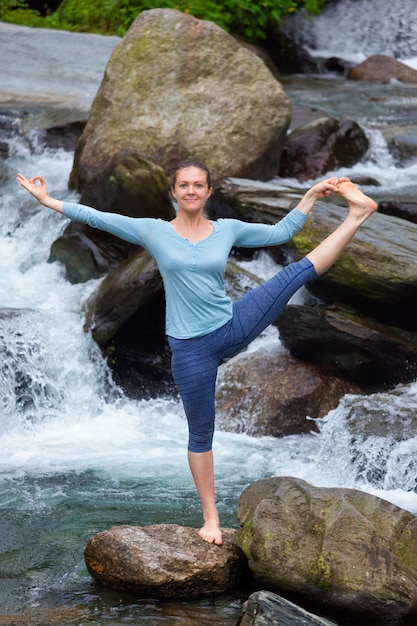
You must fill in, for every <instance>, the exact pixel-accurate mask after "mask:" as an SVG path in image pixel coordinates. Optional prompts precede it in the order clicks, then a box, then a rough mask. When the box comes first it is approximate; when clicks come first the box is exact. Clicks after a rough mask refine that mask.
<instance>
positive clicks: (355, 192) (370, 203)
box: [337, 178, 378, 222]
mask: <svg viewBox="0 0 417 626" xmlns="http://www.w3.org/2000/svg"><path fill="white" fill-rule="evenodd" d="M337 193H338V195H339V196H341V197H342V198H344V199H345V200H346V202H347V203H348V205H349V213H350V215H351V216H352V217H354V218H356V219H357V220H359V221H361V222H364V221H365V220H366V219H368V217H369V216H370V215H372V213H375V211H376V210H377V209H378V205H377V203H376V202H375V201H374V200H372V198H369V196H366V195H365V194H364V193H363V192H362V191H361V190H360V189H358V187H356V185H355V184H354V183H352V181H350V180H349V178H339V189H338V190H337Z"/></svg>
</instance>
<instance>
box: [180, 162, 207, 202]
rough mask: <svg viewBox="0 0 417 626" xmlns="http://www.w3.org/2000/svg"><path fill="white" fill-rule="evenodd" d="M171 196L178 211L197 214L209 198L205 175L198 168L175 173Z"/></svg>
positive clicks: (186, 168)
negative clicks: (175, 202) (176, 203)
mask: <svg viewBox="0 0 417 626" xmlns="http://www.w3.org/2000/svg"><path fill="white" fill-rule="evenodd" d="M172 195H173V196H174V198H175V200H176V201H177V202H178V206H179V209H180V210H185V211H187V212H188V211H192V212H198V211H202V210H203V209H204V205H205V203H206V201H207V199H208V198H209V197H210V196H211V187H209V186H208V183H207V174H206V172H205V171H204V170H201V169H200V168H199V167H184V168H183V169H181V170H179V171H178V173H177V178H176V180H175V187H174V188H173V189H172Z"/></svg>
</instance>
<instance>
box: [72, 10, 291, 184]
mask: <svg viewBox="0 0 417 626" xmlns="http://www.w3.org/2000/svg"><path fill="white" fill-rule="evenodd" d="M290 116H291V114H290V101H289V98H288V97H287V95H286V94H285V92H284V90H283V88H282V87H281V85H280V84H279V82H278V81H277V80H276V79H275V78H274V76H273V75H272V73H271V72H270V70H269V69H268V68H267V67H266V65H265V64H264V63H263V61H262V60H261V59H260V58H259V57H258V56H257V55H255V54H254V53H252V52H250V51H249V50H248V49H246V48H245V47H243V46H242V45H240V44H239V43H238V42H237V41H236V40H235V39H234V38H233V37H231V36H230V35H229V34H228V33H226V32H225V31H224V30H223V29H221V28H220V27H218V26H217V25H215V24H214V23H212V22H207V21H201V20H198V19H196V18H194V17H193V16H191V15H188V14H185V13H181V12H180V11H177V10H174V9H152V10H150V11H144V12H142V13H141V14H140V15H139V17H138V18H137V19H136V20H135V21H134V22H133V24H132V25H131V27H130V29H129V31H128V32H127V34H126V36H125V37H124V38H123V40H122V41H121V43H120V44H119V45H118V46H117V47H116V48H115V50H114V52H113V54H112V56H111V58H110V60H109V62H108V64H107V67H106V71H105V76H104V79H103V81H102V83H101V86H100V88H99V90H98V92H97V95H96V97H95V99H94V102H93V105H92V108H91V112H90V117H89V119H88V123H87V125H86V128H85V130H84V133H83V135H82V137H81V140H80V142H79V143H78V146H77V150H76V153H75V159H74V166H73V171H72V173H71V178H70V185H71V186H72V187H74V188H76V189H77V190H79V191H82V190H83V189H84V188H85V187H86V185H87V184H88V182H89V181H90V179H91V178H92V177H93V176H95V175H96V174H97V172H99V171H100V170H101V169H102V168H103V167H105V166H106V165H107V164H108V162H109V160H110V159H111V158H112V156H113V155H114V154H115V153H116V152H119V151H120V150H123V149H126V148H131V147H134V148H137V149H138V150H140V151H141V152H142V153H143V154H145V155H147V156H148V157H150V158H152V159H154V160H155V161H156V162H157V163H158V164H160V165H161V166H162V167H163V168H164V169H165V170H170V169H171V168H172V167H173V166H175V165H176V164H177V163H178V161H179V160H180V159H182V158H184V157H189V156H193V157H196V158H199V159H200V160H203V161H204V162H206V163H207V165H208V166H209V167H210V168H211V170H212V172H213V175H214V177H215V178H222V177H224V176H231V175H235V176H249V177H253V178H262V179H268V178H271V177H272V176H274V175H275V174H276V173H277V171H278V164H279V157H280V154H281V150H282V147H283V145H284V141H285V134H286V131H287V128H288V125H289V122H290Z"/></svg>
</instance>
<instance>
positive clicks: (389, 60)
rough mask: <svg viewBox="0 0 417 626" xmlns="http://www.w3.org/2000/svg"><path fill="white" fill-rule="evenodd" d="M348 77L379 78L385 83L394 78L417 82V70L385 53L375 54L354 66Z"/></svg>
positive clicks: (356, 78)
mask: <svg viewBox="0 0 417 626" xmlns="http://www.w3.org/2000/svg"><path fill="white" fill-rule="evenodd" d="M347 77H348V78H351V79H352V80H379V81H382V82H385V83H386V82H389V81H390V80H392V79H396V80H399V81H400V82H403V83H417V70H413V69H412V68H411V67H408V65H405V64H404V63H401V61H397V59H394V58H393V57H390V56H386V55H385V54H374V55H372V56H371V57H369V58H368V59H366V61H364V62H363V63H360V64H359V65H357V66H356V67H352V68H351V69H350V70H349V71H348V73H347Z"/></svg>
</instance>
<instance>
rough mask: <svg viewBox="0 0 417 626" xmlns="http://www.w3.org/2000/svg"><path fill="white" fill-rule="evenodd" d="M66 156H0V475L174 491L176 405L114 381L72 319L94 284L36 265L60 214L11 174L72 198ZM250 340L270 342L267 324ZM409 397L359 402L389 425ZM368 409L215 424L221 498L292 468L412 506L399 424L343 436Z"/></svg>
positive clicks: (406, 447) (21, 152)
mask: <svg viewBox="0 0 417 626" xmlns="http://www.w3.org/2000/svg"><path fill="white" fill-rule="evenodd" d="M72 157H73V155H72V154H70V153H66V152H63V151H58V152H48V151H45V150H43V151H40V152H39V153H37V154H30V152H29V151H27V150H25V149H24V148H23V147H22V146H20V145H16V147H15V154H14V155H13V156H12V157H11V158H10V159H9V161H8V165H7V166H8V175H7V177H6V178H8V182H6V183H5V184H4V186H3V189H2V193H1V199H0V249H1V254H0V294H1V305H2V309H3V310H4V309H10V311H9V312H8V313H7V314H6V315H3V316H2V317H0V358H1V369H2V377H1V380H0V403H1V404H0V408H1V415H0V449H1V458H0V471H1V478H2V481H6V483H7V481H10V480H11V479H14V478H18V477H21V476H28V475H31V476H36V475H39V476H40V475H42V476H45V475H53V474H55V473H60V472H71V471H77V472H80V471H84V470H85V471H87V470H94V471H97V472H99V473H100V475H101V476H102V477H103V479H104V480H110V479H111V480H126V479H127V480H139V479H140V480H144V479H146V478H149V479H151V480H154V481H156V482H157V483H158V484H160V485H161V489H162V490H163V489H166V488H169V489H172V490H174V489H176V488H178V489H179V493H180V491H181V489H186V490H188V489H190V486H192V483H191V478H190V475H189V471H188V467H187V464H186V454H185V447H186V440H187V435H186V423H185V419H184V416H183V412H182V408H181V405H180V404H179V403H178V402H177V401H176V400H175V399H166V398H165V399H164V398H160V399H157V400H149V401H133V400H128V399H126V398H124V397H123V395H122V394H121V393H120V392H119V391H118V390H117V389H115V388H114V386H113V385H112V383H111V380H110V375H109V372H108V370H107V367H106V365H105V363H104V362H103V360H102V358H101V356H100V355H99V354H98V351H97V349H96V348H95V345H94V343H93V342H92V340H91V339H90V337H89V336H88V335H87V334H85V333H84V332H83V328H82V327H83V302H84V301H85V299H86V298H87V296H88V295H89V294H90V293H91V291H92V290H93V289H94V288H95V287H96V285H97V281H90V282H89V283H87V284H81V285H71V284H70V283H68V282H67V281H66V280H65V278H64V274H63V270H62V268H61V266H60V265H59V264H58V263H54V264H49V263H47V258H48V255H49V249H50V245H51V243H52V242H53V240H54V239H55V238H56V237H57V236H58V235H59V233H60V232H61V231H62V230H63V228H64V227H65V224H66V220H65V218H62V217H61V216H59V215H58V214H55V213H53V212H52V211H48V210H46V209H42V208H40V207H39V206H38V205H37V204H36V202H35V201H34V200H33V199H32V198H31V197H30V196H28V194H27V193H26V192H25V191H24V190H22V189H21V188H20V187H18V185H17V183H16V182H14V175H15V173H17V171H23V173H24V174H25V175H28V176H32V175H34V174H42V175H44V176H45V177H46V179H47V182H48V184H49V187H50V192H51V194H52V195H54V196H56V197H61V198H63V197H65V198H71V194H70V193H69V192H68V190H67V188H66V183H67V180H68V176H69V172H70V169H71V166H72ZM72 197H73V198H75V196H72ZM256 263H257V265H258V267H257V265H256V264H253V265H252V269H251V271H254V270H256V271H258V272H259V273H260V274H261V275H262V274H263V275H266V274H268V273H270V272H271V271H272V270H271V267H270V260H269V259H268V258H267V257H262V256H261V257H260V258H259V260H258V261H257V262H256ZM259 341H261V342H262V341H263V342H267V343H268V344H270V343H271V342H275V343H276V345H277V346H279V339H278V337H277V335H276V331H270V332H267V333H266V334H265V336H264V337H263V338H262V339H260V340H259ZM255 348H256V346H255ZM252 349H254V347H253V348H252ZM416 394H417V385H416V384H412V385H408V386H404V387H402V388H399V389H398V390H396V391H395V392H391V393H382V394H375V395H374V396H372V397H371V398H370V399H368V400H366V402H368V403H369V405H372V410H373V411H381V412H384V415H385V419H386V422H387V423H389V422H390V420H391V419H392V420H394V421H396V420H397V417H398V414H399V411H400V412H401V411H402V412H403V413H404V416H410V414H411V413H413V411H414V408H413V407H415V404H416ZM368 415H369V407H368V408H366V407H365V408H364V400H363V398H356V397H354V396H352V397H349V396H347V397H346V398H345V399H344V400H343V401H342V402H341V404H340V406H339V407H338V408H336V409H335V410H334V411H331V412H330V413H329V415H328V416H327V417H326V418H325V419H324V420H322V421H321V422H320V428H321V432H320V434H313V433H312V434H310V435H302V436H301V435H300V436H291V437H286V438H284V439H274V438H271V437H261V438H253V437H248V436H246V435H241V434H232V433H224V432H217V433H216V437H215V446H214V450H215V458H216V469H217V482H218V490H219V499H220V503H221V501H222V499H223V498H225V499H226V500H227V498H228V497H229V500H230V494H233V498H232V499H233V500H234V501H236V499H237V497H238V494H239V492H240V491H241V489H242V488H243V487H244V486H245V485H246V484H248V483H250V482H252V481H254V480H256V479H258V478H262V477H266V476H273V475H292V476H298V477H300V478H303V479H305V480H307V481H308V482H310V483H313V484H316V485H323V486H347V487H358V488H362V489H365V490H367V491H370V492H374V493H377V494H378V495H381V496H382V497H384V498H386V499H388V500H391V501H393V502H394V503H396V504H398V505H400V506H402V507H404V508H406V509H409V510H411V511H413V512H416V513H417V494H416V493H415V489H416V475H417V472H416V468H415V461H414V459H415V458H416V453H417V438H413V437H410V435H409V433H408V434H407V432H406V431H404V433H402V437H401V436H400V437H398V438H397V439H394V438H393V436H392V435H391V434H390V432H389V428H388V427H387V432H386V433H385V434H384V435H381V436H380V437H379V439H378V437H375V436H372V437H370V438H367V437H366V436H365V435H364V434H363V432H362V430H361V428H360V427H359V426H358V435H357V437H356V440H355V442H352V435H351V434H349V432H348V430H347V428H346V423H347V419H349V420H352V419H354V420H356V421H357V422H358V423H359V424H360V423H361V421H362V422H363V424H365V423H366V420H367V419H368V417H367V416H368ZM352 416H353V418H352ZM307 419H308V416H307ZM352 449H355V450H356V449H357V450H360V455H361V458H359V457H358V455H359V452H358V454H356V459H355V461H353V460H352ZM372 455H374V456H375V458H373V457H372ZM381 458H382V459H383V462H381ZM378 472H379V473H378ZM4 493H5V492H4ZM156 497H157V498H158V496H157V494H156ZM39 498H41V496H39ZM33 505H34V502H33V500H32V501H31V504H30V506H33ZM22 506H23V505H22ZM38 506H42V503H41V502H40V501H39V502H38Z"/></svg>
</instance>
